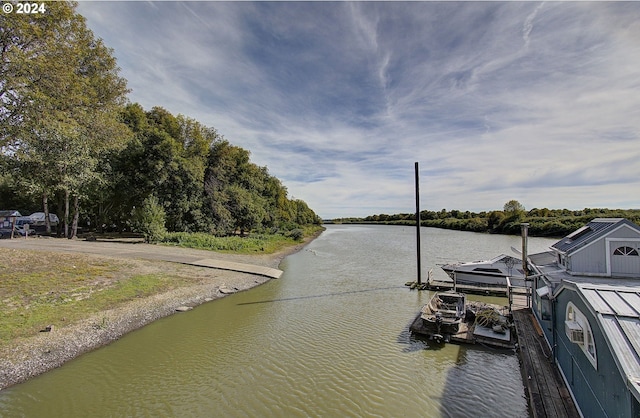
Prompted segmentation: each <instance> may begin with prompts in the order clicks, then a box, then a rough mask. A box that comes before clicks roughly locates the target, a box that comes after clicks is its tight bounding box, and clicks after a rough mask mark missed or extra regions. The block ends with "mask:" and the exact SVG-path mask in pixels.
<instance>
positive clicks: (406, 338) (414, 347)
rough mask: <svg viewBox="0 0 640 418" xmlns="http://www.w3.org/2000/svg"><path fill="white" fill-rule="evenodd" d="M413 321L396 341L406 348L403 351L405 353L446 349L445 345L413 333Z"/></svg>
mask: <svg viewBox="0 0 640 418" xmlns="http://www.w3.org/2000/svg"><path fill="white" fill-rule="evenodd" d="M413 321H414V320H413V319H412V320H411V321H410V322H409V323H407V325H406V326H405V327H404V328H403V329H402V331H401V332H400V334H399V335H398V339H397V340H396V341H397V342H398V344H402V345H404V346H405V347H404V348H403V349H402V352H403V353H413V352H416V351H422V350H428V351H433V350H441V349H442V348H443V347H444V343H437V342H435V341H433V340H430V339H428V338H425V337H421V336H419V335H416V334H414V333H412V332H411V324H412V323H413Z"/></svg>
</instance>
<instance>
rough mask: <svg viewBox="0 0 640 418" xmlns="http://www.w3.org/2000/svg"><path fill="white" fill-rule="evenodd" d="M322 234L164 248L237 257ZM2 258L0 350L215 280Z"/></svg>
mask: <svg viewBox="0 0 640 418" xmlns="http://www.w3.org/2000/svg"><path fill="white" fill-rule="evenodd" d="M322 230H323V228H321V227H316V228H311V229H308V230H306V231H304V233H303V238H302V239H301V240H299V239H296V238H297V236H292V235H289V236H287V235H280V234H274V235H254V236H250V237H242V238H241V237H225V238H219V237H218V238H217V237H213V236H211V235H206V234H172V240H174V242H171V241H169V242H168V243H167V244H166V245H179V246H182V247H188V248H196V249H206V250H216V251H220V252H226V253H236V254H252V255H258V254H274V253H278V252H280V251H282V250H284V249H286V248H292V247H295V246H297V245H300V244H301V243H302V241H304V239H305V238H309V237H313V236H316V235H317V234H319V233H320V232H321V231H322ZM123 245H130V244H123ZM0 253H1V256H0V348H1V347H2V346H4V345H6V344H7V343H10V342H11V341H12V340H14V339H16V338H20V337H27V336H30V335H34V334H37V333H38V332H39V331H41V330H43V329H44V328H45V327H48V326H50V325H53V326H54V327H58V328H59V327H64V326H66V325H69V324H72V323H74V322H77V321H78V320H81V319H84V318H87V317H89V316H91V315H95V314H99V313H100V312H103V311H106V310H108V309H112V308H115V307H118V306H120V305H122V304H124V303H126V302H128V301H131V300H133V299H136V298H145V297H149V296H151V295H154V294H159V293H164V292H167V291H170V290H172V289H177V288H181V287H185V286H191V285H194V284H198V283H201V282H202V281H204V280H207V279H208V278H210V277H211V270H208V269H205V268H197V267H188V266H184V265H182V264H178V263H170V262H164V261H144V260H137V259H114V258H105V257H100V256H95V255H84V254H68V253H58V252H42V251H31V250H19V249H2V250H0ZM95 326H96V327H100V326H101V324H100V323H99V322H98V323H96V324H95Z"/></svg>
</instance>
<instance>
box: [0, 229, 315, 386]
mask: <svg viewBox="0 0 640 418" xmlns="http://www.w3.org/2000/svg"><path fill="white" fill-rule="evenodd" d="M318 235H319V233H318V234H317V235H315V236H313V237H311V238H308V239H306V240H305V241H304V242H303V243H301V244H298V245H295V246H292V247H288V248H286V249H284V250H282V251H280V252H278V253H275V254H270V255H268V256H265V255H256V256H250V255H249V256H238V257H234V256H233V255H231V256H229V255H220V254H218V253H209V254H210V255H211V257H212V258H216V257H218V256H221V257H223V258H232V259H234V258H235V259H241V260H242V261H244V262H246V263H251V262H253V263H254V264H257V265H267V266H270V267H274V268H275V267H278V266H279V264H280V263H281V261H282V260H283V259H284V258H285V257H286V256H288V255H290V254H294V253H296V252H298V251H300V250H301V249H302V248H304V246H306V245H307V244H308V243H309V242H311V241H312V240H313V239H315V238H316V237H317V236H318ZM124 245H126V244H124ZM47 247H50V246H47ZM157 248H158V251H165V249H163V247H157ZM152 250H153V249H151V251H152ZM61 251H64V249H62V250H61ZM185 252H186V251H185ZM195 268H196V267H194V269H195ZM269 280H271V279H269V278H267V277H263V276H258V275H254V274H247V273H240V272H234V271H224V270H218V269H211V274H210V278H208V279H206V280H204V281H203V282H202V283H199V284H197V285H193V286H187V287H181V288H178V289H173V290H171V291H168V292H164V293H161V294H156V295H152V296H149V297H144V298H139V299H135V300H132V301H129V302H127V303H126V304H124V305H122V306H119V307H117V308H114V309H109V310H106V311H102V312H99V313H97V314H94V315H91V316H90V317H88V318H85V319H83V320H81V321H79V322H76V323H73V324H69V325H67V326H65V327H60V328H53V329H52V330H51V331H49V332H40V333H39V334H38V335H34V336H32V337H28V338H20V339H17V340H14V341H12V342H11V343H9V344H7V345H6V346H5V347H3V348H2V349H1V350H0V390H1V389H5V388H8V387H10V386H13V385H15V384H18V383H22V382H25V381H27V380H28V379H30V378H33V377H35V376H38V375H40V374H42V373H45V372H47V371H49V370H52V369H55V368H57V367H60V366H61V365H63V364H64V363H66V362H67V361H69V360H72V359H74V358H76V357H78V356H80V355H82V354H84V353H87V352H89V351H92V350H94V349H96V348H99V347H102V346H105V345H107V344H109V343H111V342H113V341H115V340H118V339H119V338H120V337H122V336H123V335H125V334H127V333H129V332H131V331H134V330H136V329H139V328H142V327H144V326H145V325H147V324H150V323H151V322H153V321H156V320H158V319H160V318H164V317H166V316H169V315H172V314H175V313H179V310H177V309H178V308H183V307H187V308H190V307H195V306H198V305H200V304H202V303H206V302H210V301H214V300H216V299H219V298H222V297H225V296H227V295H228V294H230V292H232V293H235V292H241V291H245V290H248V289H251V288H253V287H256V286H259V285H261V284H263V283H266V282H267V281H269ZM275 280H277V279H275Z"/></svg>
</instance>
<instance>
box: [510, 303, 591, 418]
mask: <svg viewBox="0 0 640 418" xmlns="http://www.w3.org/2000/svg"><path fill="white" fill-rule="evenodd" d="M513 321H514V323H515V325H516V331H517V334H518V344H519V346H518V356H519V357H520V362H521V370H522V378H523V381H524V384H525V388H526V392H527V396H528V398H529V405H530V407H531V411H532V414H533V417H534V418H545V417H547V418H564V417H567V418H579V417H580V414H579V413H578V410H577V408H576V406H575V404H574V402H573V399H572V398H571V395H570V394H569V390H568V389H567V387H566V385H565V383H564V380H563V379H562V376H561V375H560V372H559V371H558V367H557V366H556V365H555V363H554V362H553V359H552V353H551V350H550V349H549V346H548V345H547V342H546V340H545V339H544V336H543V334H542V330H541V329H540V328H539V326H538V323H537V322H536V321H535V319H534V318H533V313H532V312H531V309H528V308H525V309H515V310H513Z"/></svg>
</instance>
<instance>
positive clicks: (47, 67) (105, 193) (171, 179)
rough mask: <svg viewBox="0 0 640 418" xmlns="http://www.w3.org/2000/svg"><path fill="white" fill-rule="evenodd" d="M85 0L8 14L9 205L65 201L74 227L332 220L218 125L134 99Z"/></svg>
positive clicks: (4, 86) (202, 227) (0, 129)
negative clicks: (292, 193) (89, 20)
mask: <svg viewBox="0 0 640 418" xmlns="http://www.w3.org/2000/svg"><path fill="white" fill-rule="evenodd" d="M76 7H77V3H75V2H50V3H46V13H40V14H31V15H20V16H18V15H12V14H2V15H0V54H1V62H0V202H1V203H2V205H1V206H3V209H18V210H20V211H21V212H25V213H31V212H36V211H44V212H45V213H49V212H51V213H57V214H58V215H59V217H60V218H61V220H62V222H63V227H62V229H61V233H62V235H64V236H66V237H73V236H75V235H76V233H77V228H78V226H79V225H80V226H86V227H89V228H92V229H94V228H95V229H98V230H102V229H105V228H108V229H113V230H118V231H125V230H127V231H131V230H134V229H137V230H141V229H145V228H147V229H154V228H155V229H156V230H159V231H162V230H168V231H178V232H208V233H212V234H216V235H228V234H232V233H235V232H240V233H241V234H244V233H245V232H247V231H251V230H254V229H261V230H274V231H275V230H279V229H286V230H292V229H294V228H297V227H299V226H301V225H307V224H319V223H320V222H321V221H320V219H319V217H318V216H317V215H316V214H315V213H314V212H313V210H311V209H310V208H309V207H308V206H307V205H306V203H305V202H303V201H301V200H297V199H290V198H289V197H288V193H287V189H286V187H285V186H284V185H283V184H282V183H281V182H280V180H278V179H277V178H276V177H274V176H272V175H270V174H269V172H268V170H267V168H266V167H259V166H257V165H256V164H254V163H252V162H251V160H250V153H249V151H247V150H244V149H242V148H240V147H237V146H234V145H232V144H231V143H230V142H229V141H227V140H226V139H225V138H224V137H223V136H222V135H220V134H219V133H218V132H217V131H216V130H215V129H214V128H210V127H206V126H204V125H202V124H201V123H199V122H198V121H196V120H193V119H191V118H189V117H186V116H182V115H177V116H175V115H172V114H171V113H170V112H168V111H167V110H165V109H163V108H160V107H154V108H152V109H151V110H148V111H145V110H144V109H143V108H142V107H141V106H140V105H138V104H135V103H129V102H128V100H127V94H128V92H129V90H128V89H127V82H126V80H125V79H124V78H122V77H120V75H119V68H118V67H117V63H116V60H115V58H114V57H113V50H111V49H110V48H108V47H106V46H105V45H104V44H103V42H102V40H100V39H96V38H95V36H94V35H93V33H92V32H91V31H90V30H89V29H88V28H87V27H86V23H85V19H84V18H83V17H82V16H81V15H79V14H78V13H77V12H76ZM46 221H47V223H48V221H49V218H48V216H47V217H46ZM47 228H48V229H49V230H50V226H49V225H47ZM147 232H148V231H147Z"/></svg>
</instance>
